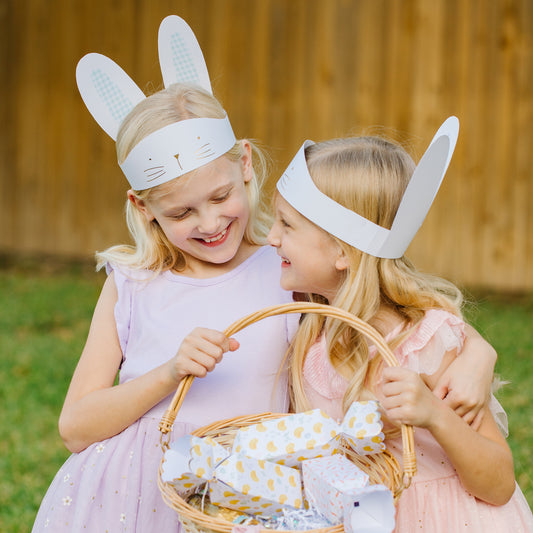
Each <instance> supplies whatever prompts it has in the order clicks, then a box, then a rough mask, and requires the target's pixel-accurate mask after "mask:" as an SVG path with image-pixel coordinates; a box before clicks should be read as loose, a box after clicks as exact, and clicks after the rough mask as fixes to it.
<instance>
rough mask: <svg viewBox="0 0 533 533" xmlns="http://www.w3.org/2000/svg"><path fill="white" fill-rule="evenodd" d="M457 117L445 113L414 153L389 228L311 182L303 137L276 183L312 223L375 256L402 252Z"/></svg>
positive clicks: (438, 179) (451, 145)
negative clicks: (416, 154) (414, 162)
mask: <svg viewBox="0 0 533 533" xmlns="http://www.w3.org/2000/svg"><path fill="white" fill-rule="evenodd" d="M458 134H459V120H458V119H457V118H456V117H449V118H448V119H447V120H446V121H445V122H444V123H443V124H442V126H441V127H440V128H439V130H438V131H437V133H436V134H435V137H433V140H432V141H431V143H430V145H429V147H428V149H427V150H426V152H425V153H424V155H423V156H422V159H420V162H419V163H418V165H417V167H416V169H415V171H414V173H413V175H412V177H411V180H410V181H409V184H408V186H407V188H406V190H405V193H404V195H403V198H402V201H401V202H400V205H399V207H398V211H397V212H396V216H395V218H394V221H393V223H392V226H391V229H390V230H389V229H386V228H384V227H382V226H378V225H377V224H375V223H374V222H371V221H370V220H367V219H366V218H364V217H362V216H360V215H358V214H357V213H355V212H354V211H351V210H350V209H347V208H346V207H344V206H342V205H340V204H338V203H337V202H335V201H334V200H332V199H331V198H330V197H329V196H326V195H325V194H324V193H322V192H321V191H320V190H319V189H318V187H317V186H316V185H315V184H314V182H313V180H312V179H311V176H310V175H309V170H308V168H307V163H306V160H305V149H306V148H307V147H308V146H310V145H312V144H314V143H313V141H305V142H304V144H303V145H302V147H301V148H300V150H299V151H298V153H297V154H296V156H295V157H294V159H293V160H292V162H291V163H290V164H289V166H288V168H287V170H285V172H284V174H283V175H282V177H281V178H280V180H279V181H278V183H277V189H278V191H279V193H280V194H281V196H283V198H284V199H285V200H286V201H287V202H288V203H289V204H291V206H292V207H294V209H296V210H297V211H298V212H299V213H301V214H302V215H303V216H304V217H306V218H307V219H309V220H310V221H311V222H314V223H315V224H316V225H317V226H319V227H321V228H322V229H324V230H326V231H327V232H328V233H331V234H332V235H334V236H335V237H337V238H339V239H341V240H342V241H344V242H346V243H347V244H350V245H351V246H354V247H355V248H357V249H358V250H361V251H362V252H365V253H367V254H370V255H373V256H375V257H383V258H388V259H396V258H399V257H402V256H403V254H404V253H405V251H406V250H407V247H408V246H409V244H410V243H411V241H412V240H413V238H414V236H415V235H416V232H417V231H418V229H419V228H420V226H421V225H422V222H423V221H424V219H425V218H426V215H427V213H428V211H429V208H430V207H431V204H432V203H433V200H434V199H435V196H436V194H437V191H438V190H439V187H440V184H441V183H442V180H443V178H444V174H445V173H446V170H447V168H448V165H449V164H450V160H451V158H452V154H453V151H454V149H455V144H456V142H457V136H458Z"/></svg>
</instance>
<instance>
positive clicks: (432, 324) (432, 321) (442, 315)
mask: <svg viewBox="0 0 533 533" xmlns="http://www.w3.org/2000/svg"><path fill="white" fill-rule="evenodd" d="M464 340H465V323H464V321H463V320H462V318H461V317H458V316H457V315H454V314H453V313H450V312H449V311H446V310H444V309H429V310H427V311H426V313H425V315H424V318H422V320H421V321H420V322H419V323H418V324H417V325H416V326H415V328H414V329H413V331H412V332H411V334H410V335H409V336H408V337H407V339H405V341H403V342H402V344H401V345H400V346H399V347H398V348H397V350H396V352H395V353H396V355H397V357H398V360H399V363H400V364H401V365H402V366H406V367H408V368H410V369H411V370H415V371H416V372H418V373H423V374H428V375H431V374H433V373H435V372H436V371H437V369H438V368H439V366H440V363H441V361H442V358H443V357H444V354H445V353H446V352H449V351H452V350H457V353H459V352H460V351H461V350H462V348H463V345H464Z"/></svg>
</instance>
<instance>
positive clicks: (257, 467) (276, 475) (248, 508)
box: [209, 455, 302, 515]
mask: <svg viewBox="0 0 533 533" xmlns="http://www.w3.org/2000/svg"><path fill="white" fill-rule="evenodd" d="M215 477H216V482H215V483H210V484H209V490H210V492H209V496H210V499H211V503H214V504H215V505H220V506H223V507H228V508H230V509H234V510H236V511H241V512H244V513H248V514H254V515H263V514H265V515H273V514H276V513H280V512H281V511H282V509H283V508H292V509H299V508H300V507H301V506H302V480H301V476H300V472H299V471H298V470H297V469H295V468H289V467H287V466H282V465H278V464H274V463H270V462H268V461H263V460H259V459H254V458H252V457H246V456H244V455H230V456H229V457H228V458H227V459H225V460H224V461H222V463H221V464H220V465H219V466H218V467H217V468H216V470H215Z"/></svg>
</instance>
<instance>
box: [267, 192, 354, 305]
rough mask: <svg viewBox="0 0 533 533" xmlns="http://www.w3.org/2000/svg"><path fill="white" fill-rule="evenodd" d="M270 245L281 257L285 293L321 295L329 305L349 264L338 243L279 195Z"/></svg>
mask: <svg viewBox="0 0 533 533" xmlns="http://www.w3.org/2000/svg"><path fill="white" fill-rule="evenodd" d="M274 212H275V220H274V224H273V226H272V229H271V230H270V233H269V234H268V243H269V244H270V245H271V246H274V247H275V248H277V251H278V255H279V256H280V257H281V260H282V263H281V280H280V283H281V286H282V287H283V288H284V289H286V290H291V291H296V292H307V293H314V294H319V295H321V296H324V297H325V298H327V299H328V300H329V301H330V302H331V301H332V300H333V299H334V297H335V295H336V294H337V291H338V289H339V287H340V285H341V283H342V281H343V280H344V270H345V268H346V263H345V259H344V256H343V255H342V251H341V249H340V247H339V246H338V244H337V243H336V241H335V240H334V239H333V237H331V236H330V235H329V234H328V233H326V232H325V231H324V230H322V229H321V228H319V227H318V226H316V225H315V224H313V223H312V222H310V221H309V220H308V219H306V218H305V217H304V216H302V215H300V213H298V211H296V210H295V209H294V208H293V207H291V206H290V204H289V203H288V202H287V201H286V200H284V199H283V198H282V197H281V196H280V195H279V194H277V195H276V199H275V207H274Z"/></svg>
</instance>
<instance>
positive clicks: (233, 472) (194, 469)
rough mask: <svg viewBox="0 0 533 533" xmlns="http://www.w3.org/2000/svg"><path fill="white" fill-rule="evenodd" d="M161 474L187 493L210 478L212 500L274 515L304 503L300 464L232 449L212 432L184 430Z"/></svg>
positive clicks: (229, 506) (171, 446)
mask: <svg viewBox="0 0 533 533" xmlns="http://www.w3.org/2000/svg"><path fill="white" fill-rule="evenodd" d="M161 479H162V481H164V482H168V483H170V484H171V485H172V486H173V487H174V488H175V489H176V490H177V491H178V493H179V494H181V495H182V496H186V495H188V494H190V493H192V492H194V490H195V489H196V488H197V487H198V486H200V485H202V484H204V483H206V482H208V486H209V493H210V499H211V503H213V504H216V505H220V506H223V507H228V508H230V509H235V510H236V511H241V512H246V513H250V514H267V515H272V514H275V513H277V512H280V511H281V510H282V508H292V509H298V508H300V507H301V506H302V499H303V496H302V480H301V475H300V472H299V470H297V469H295V468H289V467H286V466H282V465H278V464H274V463H270V462H267V461H264V460H260V459H255V458H251V457H246V456H244V455H235V454H232V455H230V453H229V452H228V451H227V450H226V449H225V448H223V447H222V446H221V445H220V444H218V443H217V442H216V441H215V440H213V439H212V438H210V437H206V438H199V437H193V436H192V435H186V436H184V437H182V438H180V439H178V440H176V441H175V442H173V443H172V444H171V445H170V447H169V449H168V450H167V451H166V452H165V460H164V462H163V467H162V473H161Z"/></svg>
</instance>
